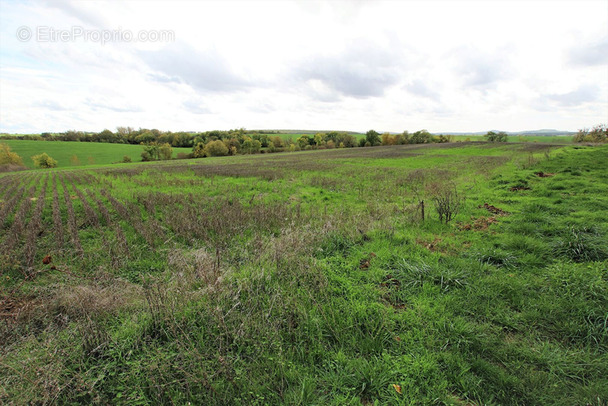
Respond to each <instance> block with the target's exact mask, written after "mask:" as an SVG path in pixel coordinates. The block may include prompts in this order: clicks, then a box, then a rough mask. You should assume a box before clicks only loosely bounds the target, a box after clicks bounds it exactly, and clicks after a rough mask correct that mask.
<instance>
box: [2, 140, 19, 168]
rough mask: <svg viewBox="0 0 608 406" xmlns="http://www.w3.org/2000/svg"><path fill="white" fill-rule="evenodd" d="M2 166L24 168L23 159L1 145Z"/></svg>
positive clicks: (7, 147)
mask: <svg viewBox="0 0 608 406" xmlns="http://www.w3.org/2000/svg"><path fill="white" fill-rule="evenodd" d="M0 165H16V166H23V159H21V157H20V156H19V155H17V153H15V152H12V151H11V147H9V146H8V145H6V144H0Z"/></svg>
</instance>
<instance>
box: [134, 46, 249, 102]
mask: <svg viewBox="0 0 608 406" xmlns="http://www.w3.org/2000/svg"><path fill="white" fill-rule="evenodd" d="M139 55H140V57H141V59H143V61H144V62H145V63H146V64H147V65H148V66H149V67H150V68H151V69H152V70H154V71H155V72H154V73H152V74H150V75H149V76H148V77H150V78H151V79H152V80H154V81H157V82H161V83H166V82H178V81H180V82H183V83H186V84H188V85H190V86H191V87H192V88H194V89H196V90H202V91H210V92H236V91H243V90H247V89H249V88H250V87H252V83H250V82H248V81H247V80H245V79H244V78H242V77H240V76H238V75H237V74H235V73H234V72H233V70H232V68H231V67H230V65H229V63H228V61H226V60H225V59H224V58H223V57H222V55H220V54H219V53H218V52H217V51H216V50H214V49H210V50H207V51H204V52H203V51H198V50H196V49H194V48H193V47H191V46H190V45H188V44H186V43H184V42H176V43H174V44H171V45H168V46H166V47H165V48H164V49H161V50H158V51H140V53H139Z"/></svg>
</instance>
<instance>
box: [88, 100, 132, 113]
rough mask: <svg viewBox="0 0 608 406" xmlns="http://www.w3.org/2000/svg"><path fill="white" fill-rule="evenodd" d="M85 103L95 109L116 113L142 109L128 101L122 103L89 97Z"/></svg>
mask: <svg viewBox="0 0 608 406" xmlns="http://www.w3.org/2000/svg"><path fill="white" fill-rule="evenodd" d="M123 103H124V102H123ZM84 104H85V105H87V106H89V107H91V109H92V110H93V111H95V110H109V111H113V112H116V113H137V112H141V111H142V109H141V108H140V107H138V106H134V105H131V104H128V103H127V104H122V105H121V103H113V102H110V101H107V100H93V99H90V98H88V99H86V100H85V101H84Z"/></svg>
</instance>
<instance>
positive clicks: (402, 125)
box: [0, 0, 608, 133]
mask: <svg viewBox="0 0 608 406" xmlns="http://www.w3.org/2000/svg"><path fill="white" fill-rule="evenodd" d="M0 27H1V28H0V35H1V37H0V131H1V132H10V133H29V132H42V131H53V132H55V131H66V130H69V129H77V130H85V131H101V130H103V129H104V128H108V129H111V130H115V128H116V127H117V126H132V127H135V128H138V127H145V128H158V129H160V130H171V131H181V130H186V131H188V130H193V131H204V130H212V129H230V128H240V127H244V128H247V129H318V130H323V129H324V130H329V129H336V130H353V131H367V130H369V129H371V128H373V129H376V130H378V131H403V130H409V131H415V130H419V129H423V128H425V129H428V130H429V131H431V132H441V131H486V130H490V129H498V130H506V131H518V130H532V129H541V128H555V129H560V130H577V129H578V128H582V127H589V126H593V125H595V124H599V123H605V122H608V1H607V0H600V1H581V0H578V1H537V2H533V1H507V2H500V1H492V0H489V1H471V2H464V1H446V2H443V1H424V2H416V1H393V2H376V1H373V2H372V1H370V2H365V1H359V2H349V1H334V2H311V1H293V2H285V1H280V2H279V1H270V2H254V1H246V2H236V1H223V2H217V3H216V2H211V1H202V2H195V1H184V2H179V1H154V2H151V1H133V2H118V1H115V2H101V1H100V2H95V1H49V2H42V1H32V2H29V1H21V2H11V1H5V0H0ZM53 33H55V35H56V36H55V38H53V37H52V35H53ZM104 35H105V36H106V38H107V37H108V36H109V35H113V36H114V38H110V39H109V40H108V41H107V42H105V43H102V36H104ZM157 37H159V38H157ZM155 39H157V40H156V41H155Z"/></svg>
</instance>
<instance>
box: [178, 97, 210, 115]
mask: <svg viewBox="0 0 608 406" xmlns="http://www.w3.org/2000/svg"><path fill="white" fill-rule="evenodd" d="M182 106H184V108H185V109H186V110H188V111H189V112H191V113H194V114H210V113H211V110H209V109H208V108H207V107H206V106H205V104H204V103H202V102H200V101H197V100H193V99H190V100H186V101H185V102H183V103H182Z"/></svg>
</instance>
